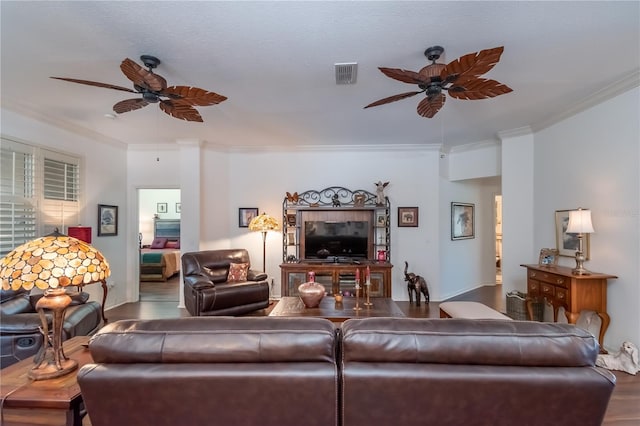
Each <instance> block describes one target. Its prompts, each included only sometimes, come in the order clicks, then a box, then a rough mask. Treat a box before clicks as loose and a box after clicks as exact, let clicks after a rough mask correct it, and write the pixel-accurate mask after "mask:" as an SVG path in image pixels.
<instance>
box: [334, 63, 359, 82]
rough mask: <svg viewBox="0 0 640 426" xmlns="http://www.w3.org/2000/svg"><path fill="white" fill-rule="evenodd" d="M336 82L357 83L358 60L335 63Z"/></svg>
mask: <svg viewBox="0 0 640 426" xmlns="http://www.w3.org/2000/svg"><path fill="white" fill-rule="evenodd" d="M335 67H336V84H355V82H356V77H357V76H358V63H357V62H344V63H340V64H335Z"/></svg>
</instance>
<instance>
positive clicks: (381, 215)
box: [376, 211, 387, 228]
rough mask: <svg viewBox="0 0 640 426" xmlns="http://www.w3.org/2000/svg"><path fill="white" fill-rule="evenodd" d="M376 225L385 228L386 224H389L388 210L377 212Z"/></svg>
mask: <svg viewBox="0 0 640 426" xmlns="http://www.w3.org/2000/svg"><path fill="white" fill-rule="evenodd" d="M376 226H377V227H379V228H384V227H385V226H387V214H386V212H383V211H380V212H376Z"/></svg>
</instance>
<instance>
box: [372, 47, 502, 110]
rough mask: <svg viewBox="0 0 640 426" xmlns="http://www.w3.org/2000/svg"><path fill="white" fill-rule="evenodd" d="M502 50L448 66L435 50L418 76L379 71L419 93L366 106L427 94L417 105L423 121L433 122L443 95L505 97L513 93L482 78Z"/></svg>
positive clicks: (471, 55)
mask: <svg viewBox="0 0 640 426" xmlns="http://www.w3.org/2000/svg"><path fill="white" fill-rule="evenodd" d="M503 50H504V47H503V46H500V47H494V48H493V49H486V50H481V51H480V52H477V53H469V54H467V55H464V56H462V57H460V58H458V59H456V60H455V61H452V62H449V63H448V64H446V65H445V64H439V63H436V60H438V58H440V55H442V53H443V52H444V48H443V47H441V46H433V47H430V48H428V49H427V50H425V52H424V55H425V56H426V57H427V59H429V60H430V61H431V64H429V65H427V66H426V67H424V68H422V69H421V70H420V71H419V72H414V71H408V70H403V69H399V68H383V67H380V68H378V69H379V70H380V71H382V73H383V74H384V75H386V76H387V77H391V78H393V79H394V80H398V81H402V82H403V83H410V84H417V85H418V88H419V89H420V90H419V91H416V92H407V93H400V94H398V95H393V96H389V97H388V98H384V99H380V100H378V101H376V102H373V103H371V104H369V105H367V106H366V107H365V108H370V107H374V106H378V105H384V104H388V103H390V102H395V101H399V100H401V99H405V98H410V97H411V96H415V95H417V94H419V93H425V95H426V98H425V99H423V100H422V101H420V103H419V104H418V114H419V115H421V116H422V117H426V118H433V116H434V115H436V113H437V112H438V111H440V108H442V107H443V106H444V102H445V96H444V93H443V91H447V92H449V96H451V97H452V98H456V99H467V100H475V99H486V98H493V97H495V96H499V95H504V94H505V93H509V92H511V91H512V90H511V88H509V87H508V86H506V85H504V84H502V83H500V82H497V81H495V80H490V79H486V78H480V76H481V75H482V74H484V73H486V72H488V71H489V70H490V69H491V68H493V66H494V65H495V64H497V63H498V61H499V60H500V56H501V55H502V51H503Z"/></svg>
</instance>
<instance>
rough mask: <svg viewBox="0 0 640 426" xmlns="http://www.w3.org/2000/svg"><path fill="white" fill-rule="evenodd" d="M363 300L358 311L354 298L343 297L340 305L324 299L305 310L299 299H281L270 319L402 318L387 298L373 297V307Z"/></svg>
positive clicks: (340, 320) (334, 320)
mask: <svg viewBox="0 0 640 426" xmlns="http://www.w3.org/2000/svg"><path fill="white" fill-rule="evenodd" d="M364 302H365V300H364V299H360V307H361V308H362V309H361V310H359V311H356V310H354V309H353V308H354V307H355V306H356V298H355V297H345V298H343V300H342V302H341V303H336V301H335V299H334V298H333V297H325V298H324V299H322V302H320V306H318V307H317V308H306V307H305V306H304V304H303V303H302V300H300V298H299V297H283V298H282V299H280V301H279V302H278V304H277V305H276V306H275V307H274V308H273V310H272V311H271V313H270V314H269V316H270V317H316V318H326V319H328V320H331V321H333V322H344V321H346V320H348V319H349V318H369V317H404V313H403V312H402V311H401V310H400V308H399V307H398V305H396V304H395V302H394V301H393V300H391V299H390V298H388V297H374V298H372V299H371V303H373V306H364Z"/></svg>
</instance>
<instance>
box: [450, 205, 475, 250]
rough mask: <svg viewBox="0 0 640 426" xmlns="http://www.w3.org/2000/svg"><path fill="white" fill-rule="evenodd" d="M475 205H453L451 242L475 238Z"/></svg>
mask: <svg viewBox="0 0 640 426" xmlns="http://www.w3.org/2000/svg"><path fill="white" fill-rule="evenodd" d="M474 209H475V205H474V204H470V203H455V202H452V203H451V240H453V241H455V240H466V239H470V238H475V217H474V213H475V212H474Z"/></svg>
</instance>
